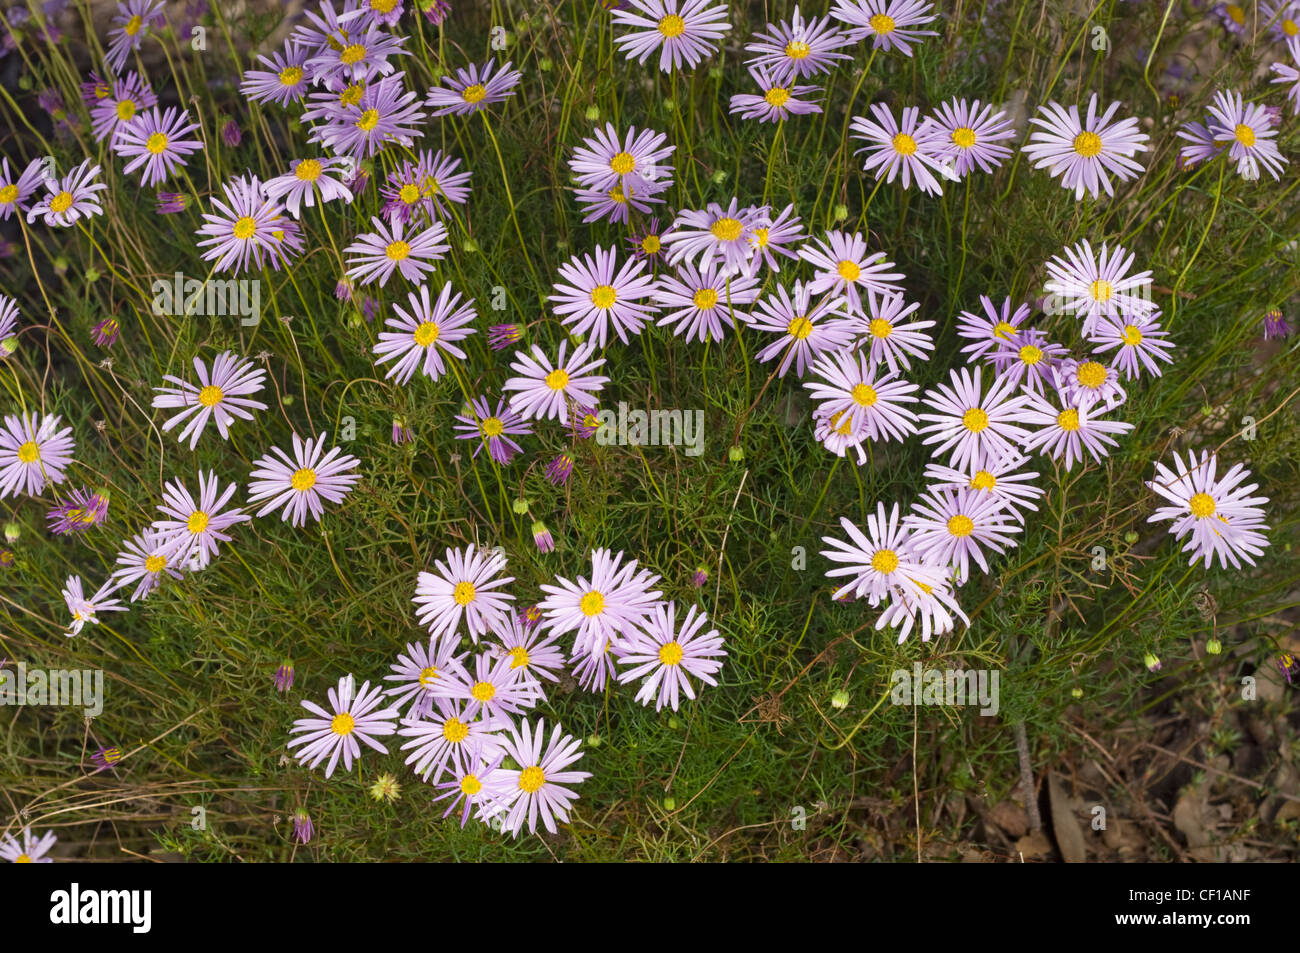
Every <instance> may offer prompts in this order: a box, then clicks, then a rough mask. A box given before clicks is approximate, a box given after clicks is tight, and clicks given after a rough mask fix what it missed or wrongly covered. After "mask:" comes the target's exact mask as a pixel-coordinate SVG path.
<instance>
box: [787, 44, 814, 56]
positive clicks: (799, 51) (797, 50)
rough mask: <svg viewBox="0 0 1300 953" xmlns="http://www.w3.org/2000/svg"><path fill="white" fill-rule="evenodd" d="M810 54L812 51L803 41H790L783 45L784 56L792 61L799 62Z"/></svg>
mask: <svg viewBox="0 0 1300 953" xmlns="http://www.w3.org/2000/svg"><path fill="white" fill-rule="evenodd" d="M811 52H812V49H811V48H810V47H809V46H808V44H807V43H805V42H804V41H803V40H791V41H790V42H789V43H787V44H786V45H785V55H786V56H788V57H790V59H792V60H801V59H803V58H804V57H806V56H807V55H808V54H809V53H811Z"/></svg>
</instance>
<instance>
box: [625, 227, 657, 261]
mask: <svg viewBox="0 0 1300 953" xmlns="http://www.w3.org/2000/svg"><path fill="white" fill-rule="evenodd" d="M627 242H628V244H630V245H631V246H632V249H633V251H634V252H635V254H636V260H637V261H645V260H647V259H652V260H657V259H658V258H659V256H660V254H661V253H662V251H663V247H664V243H663V232H662V230H661V229H660V228H659V219H657V218H656V219H655V220H654V221H652V222H650V223H649V224H648V225H645V226H643V227H642V228H641V229H640V231H638V232H637V233H636V234H634V235H633V236H632V237H631V238H629V239H627Z"/></svg>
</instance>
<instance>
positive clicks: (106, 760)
mask: <svg viewBox="0 0 1300 953" xmlns="http://www.w3.org/2000/svg"><path fill="white" fill-rule="evenodd" d="M90 760H91V761H93V762H95V765H96V767H95V771H96V773H98V772H100V771H107V770H108V768H109V767H110V766H111V765H114V764H117V763H118V762H119V761H121V760H122V749H121V748H118V747H112V748H100V749H99V750H98V751H96V752H95V753H94V754H92V755H91V756H90Z"/></svg>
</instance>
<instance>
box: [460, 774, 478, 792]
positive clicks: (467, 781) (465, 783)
mask: <svg viewBox="0 0 1300 953" xmlns="http://www.w3.org/2000/svg"><path fill="white" fill-rule="evenodd" d="M482 790H483V784H482V782H481V781H479V779H478V778H476V777H475V776H474V775H472V774H467V775H465V776H464V777H463V778H461V779H460V793H461V794H466V795H468V796H469V797H473V796H474V795H475V794H478V792H479V791H482Z"/></svg>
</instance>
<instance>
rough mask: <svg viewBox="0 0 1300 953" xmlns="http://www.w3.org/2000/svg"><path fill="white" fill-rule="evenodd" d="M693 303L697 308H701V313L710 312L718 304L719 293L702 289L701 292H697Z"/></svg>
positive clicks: (710, 289) (709, 289)
mask: <svg viewBox="0 0 1300 953" xmlns="http://www.w3.org/2000/svg"><path fill="white" fill-rule="evenodd" d="M691 301H693V302H694V303H695V307H697V308H699V309H700V310H701V311H708V310H709V309H710V308H712V307H713V306H714V305H716V304H717V303H718V293H717V292H716V291H714V290H713V289H712V288H701V289H700V290H699V291H697V292H695V295H694V296H693V297H692V298H691Z"/></svg>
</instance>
